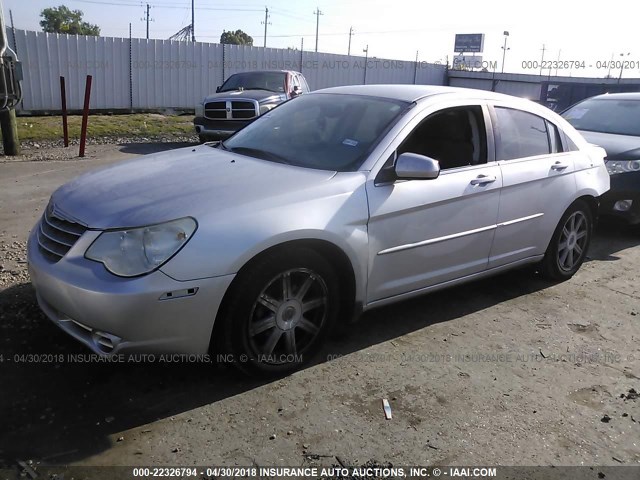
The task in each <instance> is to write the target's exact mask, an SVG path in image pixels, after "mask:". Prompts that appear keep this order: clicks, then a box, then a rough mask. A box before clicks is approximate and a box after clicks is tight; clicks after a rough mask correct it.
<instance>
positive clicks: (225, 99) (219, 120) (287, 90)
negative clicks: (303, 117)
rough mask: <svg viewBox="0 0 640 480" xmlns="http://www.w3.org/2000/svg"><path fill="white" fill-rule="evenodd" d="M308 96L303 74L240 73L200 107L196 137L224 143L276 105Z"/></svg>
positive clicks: (195, 120) (206, 99) (286, 71)
mask: <svg viewBox="0 0 640 480" xmlns="http://www.w3.org/2000/svg"><path fill="white" fill-rule="evenodd" d="M308 92H309V85H308V84H307V80H306V79H305V78H304V76H302V74H301V73H299V72H294V71H291V70H278V71H255V72H242V73H236V74H234V75H231V76H230V77H229V78H227V81H226V82H224V83H223V84H222V85H221V86H219V87H218V88H216V93H215V94H212V95H209V96H207V97H206V98H205V99H204V101H203V102H202V103H201V104H199V105H197V106H196V117H195V119H194V120H193V123H194V125H195V128H196V133H197V134H198V137H199V138H200V141H201V142H206V141H208V140H222V139H224V138H227V137H229V136H231V135H233V134H234V133H235V132H237V131H238V130H240V129H241V128H242V127H244V126H246V125H248V124H249V123H251V122H252V121H253V120H255V119H256V118H258V117H259V116H260V115H262V114H263V113H266V112H268V111H269V110H271V109H272V108H273V107H275V106H276V105H279V104H281V103H282V102H285V101H287V100H289V99H291V98H294V97H297V96H298V95H301V94H303V93H308Z"/></svg>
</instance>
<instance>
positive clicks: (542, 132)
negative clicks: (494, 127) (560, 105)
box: [495, 107, 551, 160]
mask: <svg viewBox="0 0 640 480" xmlns="http://www.w3.org/2000/svg"><path fill="white" fill-rule="evenodd" d="M495 112H496V117H497V120H498V132H499V135H498V139H497V142H496V159H497V160H514V159H516V158H524V157H533V156H536V155H548V154H549V153H551V148H550V145H549V134H548V132H547V124H546V122H545V120H544V119H543V118H541V117H538V116H537V115H533V114H531V113H528V112H523V111H522V110H515V109H513V108H503V107H495Z"/></svg>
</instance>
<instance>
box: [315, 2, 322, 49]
mask: <svg viewBox="0 0 640 480" xmlns="http://www.w3.org/2000/svg"><path fill="white" fill-rule="evenodd" d="M313 14H314V15H315V16H316V53H318V31H319V29H320V15H324V13H322V12H321V11H320V8H318V7H316V11H315V12H313Z"/></svg>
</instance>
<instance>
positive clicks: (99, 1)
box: [74, 0, 262, 12]
mask: <svg viewBox="0 0 640 480" xmlns="http://www.w3.org/2000/svg"><path fill="white" fill-rule="evenodd" d="M74 1H76V2H81V3H92V4H96V5H116V6H121V7H136V8H139V7H140V4H137V5H136V4H134V3H122V0H120V1H119V2H117V1H112V0H74ZM153 7H154V8H172V9H182V8H188V5H187V4H183V5H176V4H155V2H154V5H153ZM195 10H213V11H224V12H262V10H261V9H257V8H226V7H224V8H221V7H195Z"/></svg>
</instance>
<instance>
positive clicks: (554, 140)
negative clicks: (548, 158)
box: [547, 122, 564, 153]
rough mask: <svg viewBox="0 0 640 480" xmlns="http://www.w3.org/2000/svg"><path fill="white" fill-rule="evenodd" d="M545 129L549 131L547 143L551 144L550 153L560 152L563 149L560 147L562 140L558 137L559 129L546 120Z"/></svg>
mask: <svg viewBox="0 0 640 480" xmlns="http://www.w3.org/2000/svg"><path fill="white" fill-rule="evenodd" d="M547 130H548V132H549V145H550V146H551V153H560V152H563V151H564V149H563V147H562V140H561V138H560V131H559V130H558V127H556V126H555V125H554V124H553V123H551V122H547Z"/></svg>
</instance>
